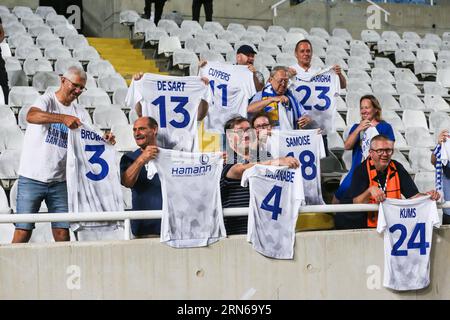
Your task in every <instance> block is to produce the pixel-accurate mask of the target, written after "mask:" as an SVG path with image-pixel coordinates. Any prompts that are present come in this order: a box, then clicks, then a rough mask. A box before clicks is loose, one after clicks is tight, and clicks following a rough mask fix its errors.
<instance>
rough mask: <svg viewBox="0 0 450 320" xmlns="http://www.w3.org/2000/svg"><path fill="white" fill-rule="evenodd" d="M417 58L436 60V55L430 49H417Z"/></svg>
mask: <svg viewBox="0 0 450 320" xmlns="http://www.w3.org/2000/svg"><path fill="white" fill-rule="evenodd" d="M417 60H418V61H430V62H436V56H435V55H434V52H433V50H431V49H418V50H417Z"/></svg>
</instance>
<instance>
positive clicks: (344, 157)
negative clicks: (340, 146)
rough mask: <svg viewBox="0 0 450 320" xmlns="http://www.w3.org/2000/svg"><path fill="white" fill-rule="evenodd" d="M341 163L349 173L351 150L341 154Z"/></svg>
mask: <svg viewBox="0 0 450 320" xmlns="http://www.w3.org/2000/svg"><path fill="white" fill-rule="evenodd" d="M342 162H343V163H344V167H345V169H346V170H347V171H349V170H350V169H351V167H352V150H345V151H344V153H343V154H342Z"/></svg>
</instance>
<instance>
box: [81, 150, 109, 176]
mask: <svg viewBox="0 0 450 320" xmlns="http://www.w3.org/2000/svg"><path fill="white" fill-rule="evenodd" d="M84 151H86V152H94V154H93V155H92V157H91V158H90V159H89V163H92V164H98V165H100V167H101V171H100V173H98V174H95V173H93V172H92V171H89V172H88V173H86V177H88V179H90V180H93V181H100V180H103V179H105V178H106V176H107V175H108V173H109V166H108V163H107V162H106V161H105V160H104V159H102V158H100V157H101V155H102V154H103V152H105V146H102V145H87V146H86V147H85V148H84Z"/></svg>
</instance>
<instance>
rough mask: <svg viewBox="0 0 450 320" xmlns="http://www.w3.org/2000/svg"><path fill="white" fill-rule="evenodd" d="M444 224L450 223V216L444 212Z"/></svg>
mask: <svg viewBox="0 0 450 320" xmlns="http://www.w3.org/2000/svg"><path fill="white" fill-rule="evenodd" d="M442 224H450V216H449V215H447V214H444V215H443V216H442Z"/></svg>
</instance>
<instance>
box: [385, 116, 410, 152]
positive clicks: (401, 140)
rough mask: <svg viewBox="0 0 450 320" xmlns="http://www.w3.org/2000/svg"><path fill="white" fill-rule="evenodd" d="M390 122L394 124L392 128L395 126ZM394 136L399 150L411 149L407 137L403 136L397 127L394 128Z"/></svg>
mask: <svg viewBox="0 0 450 320" xmlns="http://www.w3.org/2000/svg"><path fill="white" fill-rule="evenodd" d="M389 124H390V125H391V126H392V128H395V127H394V126H393V125H392V123H390V122H389ZM394 137H395V148H396V149H398V150H409V146H408V143H407V142H406V139H405V138H404V137H403V135H402V134H401V133H400V132H399V131H398V130H397V128H395V129H394Z"/></svg>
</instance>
